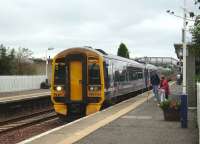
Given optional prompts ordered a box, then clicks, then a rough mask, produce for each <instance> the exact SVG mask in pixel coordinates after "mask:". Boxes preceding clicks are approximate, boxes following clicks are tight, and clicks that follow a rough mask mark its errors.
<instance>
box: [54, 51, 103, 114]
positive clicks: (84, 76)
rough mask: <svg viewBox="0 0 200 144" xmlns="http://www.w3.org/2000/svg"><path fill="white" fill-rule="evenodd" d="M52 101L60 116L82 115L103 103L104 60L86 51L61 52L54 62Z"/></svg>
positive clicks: (93, 110)
mask: <svg viewBox="0 0 200 144" xmlns="http://www.w3.org/2000/svg"><path fill="white" fill-rule="evenodd" d="M53 68H54V69H53V79H52V88H51V90H52V93H51V95H52V97H51V98H52V101H53V104H54V109H55V111H56V112H57V113H58V115H60V116H62V117H63V116H64V117H68V116H69V117H70V116H71V115H72V116H73V115H78V116H84V115H89V114H92V113H95V112H97V111H99V110H100V108H101V106H102V103H103V101H104V77H103V57H102V56H101V55H99V54H97V53H95V52H93V51H90V50H85V49H75V50H74V49H71V50H70V49H69V50H66V51H64V52H61V53H60V54H58V55H57V56H56V58H55V59H54V61H53Z"/></svg>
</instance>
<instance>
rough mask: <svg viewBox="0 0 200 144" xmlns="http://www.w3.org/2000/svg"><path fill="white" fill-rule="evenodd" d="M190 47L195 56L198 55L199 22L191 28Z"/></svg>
mask: <svg viewBox="0 0 200 144" xmlns="http://www.w3.org/2000/svg"><path fill="white" fill-rule="evenodd" d="M191 33H192V48H191V51H192V52H193V54H194V55H195V56H200V23H196V24H195V25H194V27H193V28H192V29H191Z"/></svg>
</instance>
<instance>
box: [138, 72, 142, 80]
mask: <svg viewBox="0 0 200 144" xmlns="http://www.w3.org/2000/svg"><path fill="white" fill-rule="evenodd" d="M137 74H138V79H143V73H142V72H141V71H139V72H137Z"/></svg>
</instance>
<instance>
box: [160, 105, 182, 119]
mask: <svg viewBox="0 0 200 144" xmlns="http://www.w3.org/2000/svg"><path fill="white" fill-rule="evenodd" d="M163 112H164V119H165V120H166V121H180V110H179V109H173V108H168V109H164V110H163Z"/></svg>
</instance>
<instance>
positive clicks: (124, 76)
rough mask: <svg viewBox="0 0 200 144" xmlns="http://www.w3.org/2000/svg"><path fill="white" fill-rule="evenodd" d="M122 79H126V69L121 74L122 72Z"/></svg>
mask: <svg viewBox="0 0 200 144" xmlns="http://www.w3.org/2000/svg"><path fill="white" fill-rule="evenodd" d="M120 81H121V82H123V81H126V70H122V72H121V74H120Z"/></svg>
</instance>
